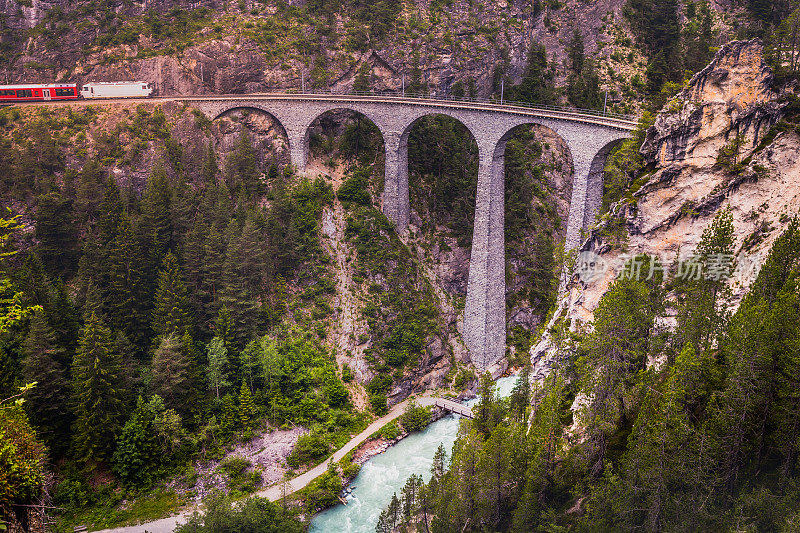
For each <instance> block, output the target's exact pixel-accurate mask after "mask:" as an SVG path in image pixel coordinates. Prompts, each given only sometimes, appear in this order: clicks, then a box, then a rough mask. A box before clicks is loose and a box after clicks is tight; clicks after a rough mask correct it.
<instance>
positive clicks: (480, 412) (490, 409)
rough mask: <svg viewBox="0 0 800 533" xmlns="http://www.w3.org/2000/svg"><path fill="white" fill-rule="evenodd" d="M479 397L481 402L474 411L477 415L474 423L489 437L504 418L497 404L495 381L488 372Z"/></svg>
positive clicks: (479, 387)
mask: <svg viewBox="0 0 800 533" xmlns="http://www.w3.org/2000/svg"><path fill="white" fill-rule="evenodd" d="M478 396H480V400H479V401H478V405H477V406H476V407H475V409H473V411H472V412H473V414H474V415H475V418H474V423H475V427H476V428H477V430H478V431H480V432H481V433H483V435H485V436H488V435H489V434H490V433H491V432H492V430H493V429H494V427H495V426H496V425H497V424H498V423H499V422H500V419H501V417H502V413H501V412H500V405H499V404H498V402H497V393H496V391H495V384H494V380H493V379H492V376H491V374H489V373H488V372H484V373H483V375H482V376H481V380H480V385H479V386H478Z"/></svg>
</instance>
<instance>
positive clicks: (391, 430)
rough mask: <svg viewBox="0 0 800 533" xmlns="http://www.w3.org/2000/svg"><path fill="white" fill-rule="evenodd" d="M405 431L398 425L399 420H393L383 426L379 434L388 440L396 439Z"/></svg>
mask: <svg viewBox="0 0 800 533" xmlns="http://www.w3.org/2000/svg"><path fill="white" fill-rule="evenodd" d="M401 433H403V431H402V430H401V429H400V426H398V425H397V422H395V421H392V422H389V423H388V424H386V425H385V426H383V427H382V428H381V429H379V430H378V436H379V437H380V438H382V439H386V440H394V439H396V438H397V437H399V436H400V434H401Z"/></svg>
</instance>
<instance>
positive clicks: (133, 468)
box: [113, 396, 162, 486]
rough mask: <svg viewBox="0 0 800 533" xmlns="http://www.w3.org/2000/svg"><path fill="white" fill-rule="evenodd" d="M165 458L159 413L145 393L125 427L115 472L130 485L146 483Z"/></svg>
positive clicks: (115, 459) (115, 461)
mask: <svg viewBox="0 0 800 533" xmlns="http://www.w3.org/2000/svg"><path fill="white" fill-rule="evenodd" d="M161 462H162V455H161V449H160V446H159V445H158V439H157V429H156V424H155V413H153V411H152V409H151V408H150V406H149V405H148V404H147V403H145V401H144V400H143V399H142V397H141V396H139V399H138V400H137V401H136V409H135V410H134V411H133V413H132V414H131V417H130V418H129V419H128V421H127V422H126V423H125V426H124V427H123V428H122V433H121V434H120V436H119V438H118V439H117V449H116V450H115V451H114V466H113V470H114V473H115V474H116V475H117V476H119V478H120V480H122V482H123V483H125V484H126V485H129V486H144V485H147V484H149V483H150V482H151V481H152V480H153V476H154V474H155V472H156V470H157V469H158V467H159V465H160V464H161Z"/></svg>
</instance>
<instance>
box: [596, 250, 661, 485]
mask: <svg viewBox="0 0 800 533" xmlns="http://www.w3.org/2000/svg"><path fill="white" fill-rule="evenodd" d="M637 260H638V261H644V262H645V263H646V262H647V261H649V259H647V261H645V258H642V257H639V258H634V259H632V260H631V261H630V262H629V263H628V264H627V265H626V267H625V268H626V269H629V268H631V266H632V265H633V264H635V262H636V261H637ZM657 295H658V290H654V287H653V284H649V283H647V282H645V281H643V280H640V279H637V278H636V277H633V276H632V277H627V276H622V277H621V278H620V279H618V280H617V281H615V282H614V283H613V284H612V285H611V287H610V288H609V290H608V292H606V294H605V295H603V298H602V299H601V300H600V304H599V305H598V307H597V309H596V310H595V314H594V316H595V321H594V331H593V332H592V333H591V334H590V335H589V336H588V338H587V339H586V341H585V347H584V349H585V350H586V351H587V355H586V358H585V359H584V360H583V361H581V363H582V365H583V366H584V367H583V368H582V369H581V373H582V376H583V379H582V389H583V390H584V391H590V392H589V393H588V394H590V398H591V401H590V402H589V403H588V405H587V406H586V407H585V408H584V409H583V412H582V418H583V419H582V423H583V424H584V425H585V427H586V428H587V431H588V432H589V435H590V440H589V442H590V444H591V447H592V449H593V452H592V453H593V454H594V457H595V463H594V466H593V472H594V473H598V472H599V471H600V469H601V468H602V466H603V458H604V456H605V453H606V448H607V443H608V439H609V437H610V436H611V435H613V433H614V432H615V431H616V430H617V429H618V428H619V427H624V426H625V425H626V424H627V423H628V417H629V416H630V412H631V410H632V408H633V405H631V402H632V398H631V390H632V389H633V388H635V387H636V381H635V379H634V378H635V377H636V376H637V375H638V374H639V372H641V371H642V370H644V369H645V366H646V363H647V356H648V353H649V351H650V344H649V343H650V334H651V331H652V328H653V325H654V323H655V317H656V315H657V313H658V302H659V301H660V298H659V297H658V296H657Z"/></svg>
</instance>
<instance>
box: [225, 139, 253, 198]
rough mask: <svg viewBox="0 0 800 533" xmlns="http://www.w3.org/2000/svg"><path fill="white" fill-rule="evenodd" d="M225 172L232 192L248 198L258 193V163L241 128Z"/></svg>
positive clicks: (250, 143)
mask: <svg viewBox="0 0 800 533" xmlns="http://www.w3.org/2000/svg"><path fill="white" fill-rule="evenodd" d="M225 170H226V172H227V179H228V180H229V182H230V184H231V189H232V190H233V192H235V193H238V192H243V193H245V195H246V197H248V198H253V197H254V195H255V194H257V193H258V191H259V175H258V161H257V159H256V152H255V149H254V148H253V142H252V140H251V139H250V135H249V134H248V132H247V129H246V128H242V131H241V133H240V134H239V141H238V143H237V144H236V148H235V150H234V151H233V153H231V154H230V155H229V156H228V161H227V164H226V169H225Z"/></svg>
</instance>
